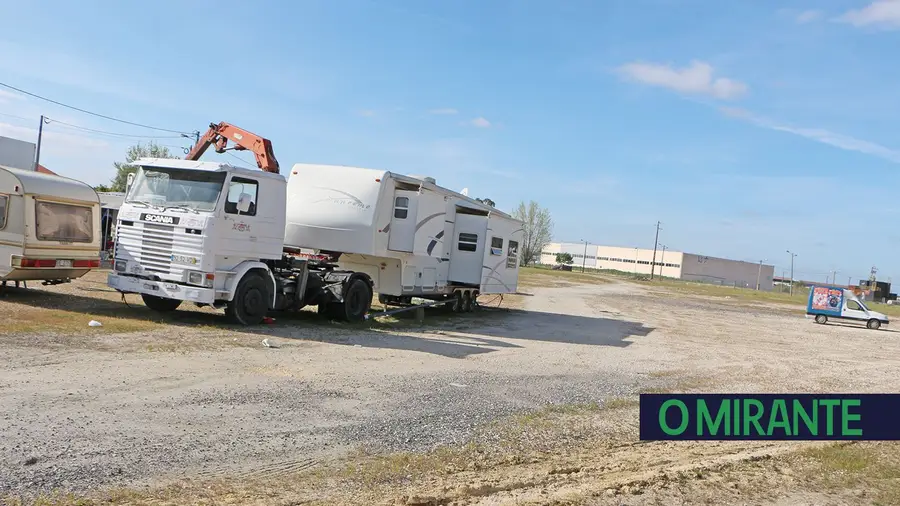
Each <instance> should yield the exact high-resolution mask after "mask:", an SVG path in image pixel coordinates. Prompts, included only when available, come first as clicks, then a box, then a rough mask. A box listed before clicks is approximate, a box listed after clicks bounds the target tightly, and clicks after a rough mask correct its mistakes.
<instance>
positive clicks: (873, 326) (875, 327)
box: [866, 318, 881, 330]
mask: <svg viewBox="0 0 900 506" xmlns="http://www.w3.org/2000/svg"><path fill="white" fill-rule="evenodd" d="M866 327H868V328H870V329H872V330H878V329H879V328H881V322H880V321H878V320H876V319H875V318H872V319H871V320H869V321H868V322H866Z"/></svg>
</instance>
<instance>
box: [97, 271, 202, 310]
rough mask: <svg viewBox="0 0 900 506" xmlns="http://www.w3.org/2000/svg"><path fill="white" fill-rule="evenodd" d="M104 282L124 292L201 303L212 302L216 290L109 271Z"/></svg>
mask: <svg viewBox="0 0 900 506" xmlns="http://www.w3.org/2000/svg"><path fill="white" fill-rule="evenodd" d="M106 284H107V285H109V286H110V287H111V288H115V289H116V290H118V291H120V292H125V293H144V294H147V295H155V296H157V297H164V298H166V299H177V300H183V301H188V302H198V303H201V304H212V303H213V302H215V300H216V291H215V290H214V289H212V288H203V287H202V286H191V285H182V284H178V283H170V282H167V281H151V280H149V279H142V278H138V277H134V276H122V275H120V274H114V273H110V274H109V277H107V279H106Z"/></svg>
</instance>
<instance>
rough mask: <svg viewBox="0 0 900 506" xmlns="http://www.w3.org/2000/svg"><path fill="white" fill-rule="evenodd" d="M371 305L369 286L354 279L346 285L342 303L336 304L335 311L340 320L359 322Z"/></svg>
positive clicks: (363, 281)
mask: <svg viewBox="0 0 900 506" xmlns="http://www.w3.org/2000/svg"><path fill="white" fill-rule="evenodd" d="M371 305H372V292H371V290H370V289H369V284H368V283H366V282H365V280H363V279H361V278H355V279H353V280H352V281H350V284H348V285H347V290H346V291H345V292H344V302H341V303H340V304H338V305H337V307H336V308H335V309H336V310H337V313H338V315H339V316H340V318H341V319H342V320H344V321H348V322H360V321H363V320H365V318H366V313H368V312H369V307H370V306H371Z"/></svg>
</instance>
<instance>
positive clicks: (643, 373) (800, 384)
mask: <svg viewBox="0 0 900 506" xmlns="http://www.w3.org/2000/svg"><path fill="white" fill-rule="evenodd" d="M533 292H534V294H533V296H530V297H521V298H520V300H519V302H518V303H519V304H520V305H522V306H523V307H524V309H526V310H527V311H521V310H519V311H516V310H514V311H511V312H503V311H486V312H485V313H483V314H478V315H462V316H460V317H459V318H458V319H457V320H455V321H454V322H451V323H449V324H441V325H439V326H438V328H436V329H435V330H432V331H429V332H412V331H384V330H381V331H374V330H358V329H357V330H353V329H349V328H342V327H340V326H334V327H332V326H321V325H307V324H303V323H300V324H299V325H298V326H291V325H290V324H285V323H283V322H279V323H278V325H276V326H275V327H268V328H264V329H261V330H260V332H263V333H265V335H266V336H268V337H269V339H270V341H272V342H274V343H276V344H277V345H278V346H279V347H278V348H265V347H263V346H261V345H259V344H257V343H259V341H260V338H261V337H262V336H259V335H254V334H252V333H248V332H246V331H241V332H234V331H225V330H222V331H216V330H215V329H212V330H210V329H209V328H196V329H194V328H191V327H190V326H188V325H184V324H182V325H180V326H178V327H177V331H175V330H174V329H175V327H173V330H170V331H169V332H170V333H176V334H177V335H178V338H179V339H182V340H185V341H190V342H192V346H190V347H189V348H186V349H179V350H174V351H172V352H159V351H147V350H146V349H143V348H141V347H135V346H133V344H132V343H133V342H141V343H143V342H145V341H148V340H152V339H155V337H154V336H156V334H141V333H132V334H127V335H123V336H116V335H111V336H108V337H106V338H104V339H105V340H104V341H103V346H102V347H99V349H94V350H91V349H86V346H83V345H82V346H78V347H74V346H73V347H67V346H65V340H59V339H56V340H51V341H46V340H41V339H36V338H35V339H33V340H32V339H31V338H29V337H28V336H14V337H15V338H11V337H6V338H3V339H0V345H2V347H3V348H2V350H0V493H4V492H12V493H25V494H32V493H37V492H41V491H49V490H52V489H57V488H62V489H65V490H72V491H83V490H88V489H94V488H96V487H99V486H104V485H131V486H136V485H150V484H154V483H159V482H164V481H167V480H169V479H174V478H179V477H184V476H200V477H211V476H212V477H215V476H222V475H232V476H233V475H237V476H242V475H260V474H265V475H269V476H277V475H279V474H282V473H289V472H293V471H296V470H300V469H305V468H308V467H311V466H315V465H316V464H317V462H319V461H321V460H323V459H328V458H331V457H335V456H338V455H340V454H342V453H343V452H345V451H347V450H350V449H353V448H356V447H359V446H366V447H375V448H378V449H385V450H391V451H420V450H425V449H429V448H433V447H435V446H436V445H440V444H448V443H459V442H464V441H466V440H467V439H468V438H470V437H471V436H472V434H473V433H474V431H475V429H476V428H477V427H479V426H483V425H484V424H486V423H487V422H490V421H492V420H497V419H499V418H501V417H504V416H507V415H510V414H513V413H517V412H523V411H528V410H534V409H538V408H541V407H542V406H545V405H547V404H585V403H592V402H597V401H602V400H605V399H608V398H611V397H620V396H624V395H630V394H634V393H636V392H638V391H640V390H641V389H644V388H658V387H660V386H661V385H664V384H678V382H679V381H685V378H687V377H692V376H694V375H702V376H703V378H704V380H705V381H709V382H712V383H709V384H710V385H711V386H713V387H714V388H713V389H715V390H728V389H731V390H740V389H742V388H747V389H756V390H770V391H771V390H775V391H777V390H803V389H807V390H808V389H813V390H820V391H821V390H838V391H840V390H847V389H849V390H857V391H889V390H896V389H897V388H898V387H900V377H898V376H897V375H896V374H895V371H896V370H897V369H896V367H897V365H900V361H898V359H897V358H896V357H898V353H897V352H898V351H900V345H898V343H900V339H898V338H897V335H898V334H896V333H895V332H891V331H889V330H882V331H878V332H873V331H868V330H866V329H856V328H849V327H845V326H839V325H828V326H819V325H814V324H811V323H810V322H809V321H807V320H805V319H803V318H802V316H801V317H798V316H796V315H790V314H786V313H784V311H783V310H782V311H773V310H767V309H765V308H759V307H757V308H749V307H745V306H739V305H734V304H730V303H728V302H710V301H705V300H702V299H699V298H698V299H692V298H685V297H680V298H679V297H676V298H673V297H671V296H664V295H662V296H661V295H658V294H654V293H651V292H648V291H647V290H646V289H644V288H641V287H638V286H635V285H630V284H624V283H611V284H604V285H572V286H563V287H553V288H549V287H548V288H538V289H535V290H533ZM73 339H74V338H73ZM230 341H235V342H239V344H240V345H239V346H221V343H222V342H230ZM207 345H208V347H209V349H204V346H207ZM482 437H484V435H483V434H482ZM488 437H489V435H488ZM672 451H677V450H672Z"/></svg>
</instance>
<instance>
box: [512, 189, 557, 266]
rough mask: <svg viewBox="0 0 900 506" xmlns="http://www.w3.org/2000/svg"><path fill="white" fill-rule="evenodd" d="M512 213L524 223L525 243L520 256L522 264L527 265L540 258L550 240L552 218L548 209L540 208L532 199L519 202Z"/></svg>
mask: <svg viewBox="0 0 900 506" xmlns="http://www.w3.org/2000/svg"><path fill="white" fill-rule="evenodd" d="M512 215H513V217H514V218H516V219H517V220H520V221H522V222H523V223H524V227H523V228H524V229H525V237H524V242H525V244H523V245H522V249H521V251H522V255H521V258H522V265H524V266H527V265H528V264H531V263H534V262H535V261H536V260H538V259H539V258H540V255H541V251H543V249H544V246H546V245H547V244H548V243H549V242H550V238H551V237H552V236H553V220H552V219H551V218H550V210H548V209H547V208H542V207H541V206H540V205H539V204H538V203H537V202H535V201H533V200H532V201H531V202H529V203H527V204H526V203H525V202H524V201H523V202H521V203H520V204H519V207H518V209H516V210H515V211H514V212H513V213H512Z"/></svg>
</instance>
